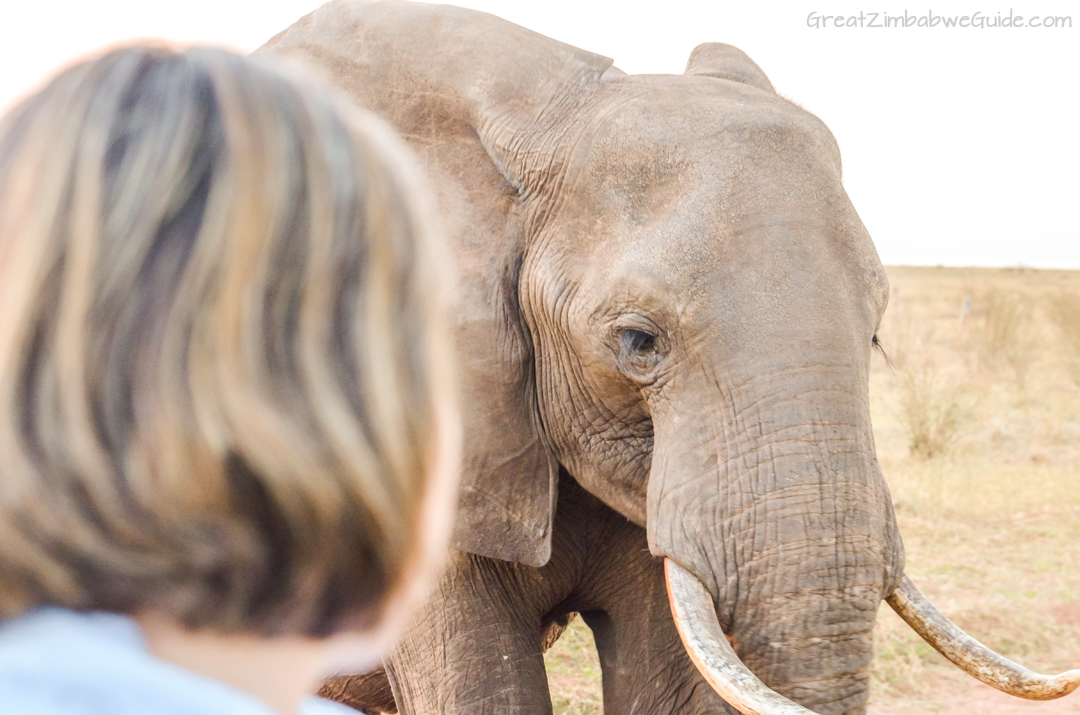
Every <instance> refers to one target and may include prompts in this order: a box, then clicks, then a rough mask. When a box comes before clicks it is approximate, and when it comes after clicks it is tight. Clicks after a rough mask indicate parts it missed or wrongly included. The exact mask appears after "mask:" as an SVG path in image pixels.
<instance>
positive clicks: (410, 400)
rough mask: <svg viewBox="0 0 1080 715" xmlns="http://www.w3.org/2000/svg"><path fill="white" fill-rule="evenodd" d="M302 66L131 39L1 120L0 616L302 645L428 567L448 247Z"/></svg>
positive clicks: (381, 606) (391, 165)
mask: <svg viewBox="0 0 1080 715" xmlns="http://www.w3.org/2000/svg"><path fill="white" fill-rule="evenodd" d="M306 84H307V83H305V82H300V81H297V80H294V79H292V78H290V77H289V76H287V75H285V74H282V73H281V72H279V71H278V70H275V69H274V68H272V67H270V66H266V65H264V64H263V63H260V62H258V61H255V60H252V59H248V58H243V57H239V56H235V55H232V54H230V53H227V52H224V51H219V50H211V49H192V50H188V51H182V52H181V51H174V50H169V49H164V48H160V47H132V48H127V49H120V50H116V51H112V52H110V53H108V54H106V55H104V56H102V57H100V58H97V59H93V60H90V61H85V62H83V63H81V64H78V65H77V66H75V67H73V68H71V69H69V70H67V71H65V72H64V73H63V74H61V75H60V76H58V77H57V78H56V79H54V80H53V81H52V82H51V83H49V84H48V85H47V86H46V87H45V88H44V89H43V90H41V91H40V92H39V93H37V94H36V95H34V96H31V97H29V98H28V99H26V100H25V101H23V102H22V103H21V104H19V105H17V106H16V107H14V108H13V109H12V110H11V111H10V112H9V113H8V114H7V116H6V117H5V118H4V119H3V120H2V121H0V619H6V618H11V617H14V616H16V615H19V614H21V613H23V612H25V611H28V610H29V609H32V608H35V607H38V606H44V605H56V606H63V607H68V608H74V609H79V610H89V609H100V610H109V611H116V612H122V613H132V614H135V613H142V612H153V613H158V614H161V615H163V616H165V617H168V618H171V619H174V620H175V621H176V622H178V623H181V624H183V625H184V626H186V627H190V628H197V629H210V630H214V631H220V632H224V633H252V634H257V635H263V636H277V635H282V636H284V635H303V636H323V635H330V634H333V633H337V632H341V631H344V630H358V629H359V630H363V629H371V628H375V627H376V626H379V625H380V624H381V623H383V621H384V619H385V618H386V614H387V611H388V610H393V608H390V609H388V608H387V606H388V604H396V603H399V602H409V601H410V600H414V596H415V592H417V591H418V590H421V589H422V585H421V584H422V583H423V582H425V581H426V579H427V578H429V577H430V573H431V571H432V570H433V569H432V564H433V563H434V562H435V561H437V560H438V558H439V557H440V556H441V552H442V549H443V547H444V546H445V539H446V536H447V534H448V522H449V521H450V514H449V511H450V509H451V506H450V505H451V502H452V500H453V495H452V489H453V482H454V475H455V474H456V466H457V465H456V459H457V457H456V450H457V445H456V441H457V430H458V428H457V421H456V420H457V418H456V413H455V411H454V405H453V398H452V394H453V392H452V389H451V386H450V385H449V384H448V383H449V378H450V366H449V365H448V364H447V360H448V352H449V351H448V349H447V342H446V341H447V338H446V336H445V334H444V327H443V323H444V322H445V321H444V315H443V314H444V312H445V300H446V295H447V293H446V289H445V286H444V282H445V281H444V278H443V276H442V275H441V271H442V270H443V265H444V262H442V263H441V262H439V261H438V258H437V246H436V245H435V244H434V241H433V238H432V236H431V233H432V228H431V222H430V219H429V218H428V216H427V214H426V213H425V209H424V207H423V201H422V198H418V196H417V191H418V190H417V187H416V180H415V176H414V173H413V170H412V169H411V168H410V166H411V165H410V163H409V159H408V157H407V156H406V155H405V153H404V150H403V149H402V148H401V146H400V144H399V143H398V142H397V141H396V139H395V138H394V137H393V136H392V135H391V133H390V132H389V130H387V129H386V128H384V126H383V125H382V124H381V123H380V122H379V121H378V120H375V119H374V118H372V117H371V116H369V115H368V114H366V113H363V112H360V111H358V110H353V109H349V108H347V107H346V106H345V105H342V104H338V103H337V102H336V101H335V100H334V99H332V98H330V97H328V96H326V95H324V94H323V93H322V92H321V91H317V90H313V89H310V88H308V87H307V86H306ZM406 593H409V594H413V595H411V596H408V597H406V596H405V594H406Z"/></svg>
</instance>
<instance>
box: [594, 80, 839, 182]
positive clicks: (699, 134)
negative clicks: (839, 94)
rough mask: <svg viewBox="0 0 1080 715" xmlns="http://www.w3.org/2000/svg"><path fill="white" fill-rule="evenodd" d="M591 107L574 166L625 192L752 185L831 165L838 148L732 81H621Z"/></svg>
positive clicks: (797, 116) (798, 117)
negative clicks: (740, 180)
mask: <svg viewBox="0 0 1080 715" xmlns="http://www.w3.org/2000/svg"><path fill="white" fill-rule="evenodd" d="M611 85H614V86H611ZM593 106H594V107H598V109H597V110H596V111H595V112H593V113H592V116H591V117H590V120H589V125H590V126H589V128H588V130H587V131H585V132H584V133H583V139H582V141H581V142H580V145H579V147H578V151H577V152H576V154H577V160H576V161H575V162H574V164H575V165H576V166H575V168H576V170H577V171H578V172H580V175H581V176H582V178H587V179H588V180H590V181H591V182H593V183H598V184H600V185H611V186H618V187H620V188H622V189H623V190H624V191H625V192H626V193H629V194H635V193H640V192H641V191H642V190H643V189H650V188H651V187H652V186H653V185H654V184H655V182H656V181H658V180H659V181H664V180H672V179H676V180H677V179H681V180H684V181H685V180H687V179H691V178H695V175H697V176H696V178H707V177H712V178H720V177H724V176H726V177H727V178H729V179H730V178H737V177H741V176H742V177H746V178H747V179H748V180H758V179H759V177H760V175H763V174H765V173H767V172H769V171H777V170H778V169H782V168H788V169H790V168H791V165H792V164H794V163H800V164H802V163H805V162H807V161H811V162H813V163H822V164H825V165H828V166H829V167H830V168H832V169H838V167H839V149H838V148H837V145H836V142H835V140H834V138H833V136H832V133H831V132H830V131H829V130H828V128H827V127H826V126H825V124H824V123H823V122H821V120H819V119H818V118H817V117H815V116H814V115H812V114H810V113H809V112H806V111H805V110H803V109H801V108H799V107H797V106H795V105H794V104H792V103H791V102H788V101H787V100H785V99H782V98H780V97H778V96H777V95H775V94H772V93H769V92H764V91H761V90H758V89H756V88H753V87H747V86H745V85H742V84H740V83H737V82H730V81H728V80H721V79H714V78H703V77H670V76H664V77H659V76H652V77H650V76H645V77H633V76H632V77H625V78H621V79H620V80H617V81H613V82H611V83H607V84H606V85H605V87H604V90H603V92H602V93H601V95H600V96H599V97H597V98H596V99H595V102H594V105H593ZM746 160H752V163H749V164H748V163H745V162H746Z"/></svg>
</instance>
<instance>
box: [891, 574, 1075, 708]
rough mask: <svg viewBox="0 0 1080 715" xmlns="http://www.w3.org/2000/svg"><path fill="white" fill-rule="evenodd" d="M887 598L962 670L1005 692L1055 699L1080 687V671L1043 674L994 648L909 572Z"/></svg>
mask: <svg viewBox="0 0 1080 715" xmlns="http://www.w3.org/2000/svg"><path fill="white" fill-rule="evenodd" d="M885 600H886V601H887V602H888V604H889V605H890V606H892V609H893V610H894V611H896V613H897V615H899V616H900V617H901V618H903V619H904V621H905V622H906V623H907V624H908V625H909V626H911V627H912V629H914V631H915V632H916V633H918V634H919V635H920V636H922V638H923V640H925V641H926V642H927V643H929V644H930V645H932V646H933V647H934V648H935V649H936V650H937V651H938V652H939V653H941V654H942V655H943V656H945V657H946V658H948V659H949V660H951V661H952V662H953V663H955V664H956V665H957V666H959V668H960V670H962V671H964V672H965V673H967V674H968V675H970V676H972V677H974V678H977V679H979V680H981V681H982V682H984V683H986V684H987V685H989V686H991V687H994V688H997V689H998V690H1000V691H1001V692H1003V693H1008V694H1009V695H1015V696H1016V697H1018V698H1027V699H1028V700H1053V699H1054V698H1060V697H1061V696H1063V695H1068V694H1069V693H1071V692H1072V691H1074V690H1076V688H1077V686H1080V670H1070V671H1067V672H1065V673H1062V674H1061V675H1053V676H1050V675H1040V674H1039V673H1034V672H1032V671H1030V670H1028V669H1027V668H1025V667H1023V666H1022V665H1017V664H1016V663H1014V662H1012V661H1011V660H1009V659H1007V658H1004V657H1002V656H1000V655H998V654H997V653H995V652H994V651H992V650H990V649H989V648H987V647H986V646H984V645H983V644H982V643H980V642H979V641H977V640H975V639H974V638H972V637H971V636H969V635H968V634H967V633H964V632H963V631H962V630H960V629H959V628H957V627H956V625H955V624H954V623H953V622H952V621H950V620H949V619H948V618H946V617H945V616H944V615H943V614H942V613H941V611H939V610H938V609H937V608H936V607H935V606H934V604H933V603H931V602H930V599H928V598H927V597H926V596H925V595H923V592H922V591H920V590H919V589H918V587H917V586H916V585H915V584H914V583H912V581H911V579H910V578H908V576H907V574H904V578H903V579H902V580H901V581H900V585H899V586H897V587H896V590H895V591H893V592H892V594H891V595H890V596H889V597H888V598H886V599H885Z"/></svg>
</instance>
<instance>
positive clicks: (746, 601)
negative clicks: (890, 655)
mask: <svg viewBox="0 0 1080 715" xmlns="http://www.w3.org/2000/svg"><path fill="white" fill-rule="evenodd" d="M844 367H845V366H842V365H841V366H836V367H834V368H828V367H827V368H822V369H820V370H818V371H817V372H818V373H822V374H817V375H815V376H814V377H816V378H817V379H818V381H817V383H816V385H817V387H815V386H814V385H813V384H808V381H807V380H808V375H807V374H806V373H802V374H798V373H795V372H791V373H789V374H787V375H785V376H783V377H782V378H777V377H776V376H773V379H772V380H771V381H769V383H768V385H767V393H765V389H766V385H765V382H764V381H762V382H761V383H760V384H759V385H758V384H755V382H756V380H755V378H753V377H751V378H748V379H747V380H746V381H745V382H743V383H742V384H741V385H740V384H739V383H738V382H736V381H734V380H732V379H730V377H729V379H727V380H724V381H720V380H715V381H713V382H714V385H716V386H718V387H720V389H721V390H723V391H724V393H725V394H724V398H725V399H724V403H723V404H724V408H725V412H726V414H722V415H720V419H717V420H714V421H712V425H702V424H700V423H698V424H696V425H689V424H686V423H685V422H684V420H683V415H692V414H695V412H696V414H699V415H700V414H702V413H703V412H705V411H706V410H705V409H704V408H703V406H702V405H700V404H698V405H693V404H692V401H693V400H695V399H705V398H704V397H699V396H703V395H705V394H707V393H706V390H705V389H704V388H705V386H704V385H701V384H696V385H694V384H689V383H687V385H686V387H687V389H686V392H685V393H683V395H685V399H686V400H687V401H690V402H691V406H690V407H688V406H686V405H685V404H679V403H677V402H673V404H674V407H673V409H672V410H671V411H670V412H664V411H657V412H654V414H653V423H654V429H655V436H654V445H655V446H654V453H653V465H652V470H653V471H652V475H651V477H650V482H649V502H648V503H649V514H648V521H647V526H648V530H649V539H650V546H651V548H652V550H653V552H654V553H656V554H658V555H663V556H666V557H668V558H669V559H670V561H672V562H674V563H673V564H670V565H669V566H668V567H667V569H668V576H669V591H670V592H671V595H672V596H675V595H676V594H678V593H679V592H680V589H679V588H678V586H679V584H680V583H681V584H682V585H683V586H686V588H683V589H682V591H683V592H686V593H689V592H693V591H694V588H692V587H690V586H688V585H687V584H688V583H689V582H690V581H694V580H696V581H700V582H701V584H702V587H703V588H704V589H705V590H706V591H707V593H708V596H709V601H710V607H711V610H712V614H713V619H712V620H713V621H714V624H715V630H714V631H713V635H714V636H715V635H716V634H717V633H719V632H720V631H721V629H722V632H723V633H724V634H725V636H726V640H727V641H728V642H729V643H730V652H727V653H723V652H720V651H724V650H725V645H724V644H723V643H720V642H719V641H717V639H716V638H711V639H708V640H711V641H712V642H713V643H714V645H715V646H716V648H714V649H713V650H712V651H709V652H705V653H702V654H698V655H695V654H694V648H693V645H694V644H693V643H692V642H688V641H687V635H688V634H689V631H688V630H687V629H696V628H698V627H699V624H700V623H701V619H700V618H698V619H691V618H689V614H690V613H691V612H696V613H698V614H699V615H700V614H701V613H702V611H701V608H700V607H695V606H693V605H692V604H691V601H692V600H693V599H689V600H687V599H685V598H684V599H682V601H679V600H673V611H674V613H675V615H676V619H677V621H680V620H681V621H682V623H681V624H680V630H681V631H683V635H684V643H685V644H686V645H687V646H688V650H690V652H691V655H692V657H694V658H695V660H696V662H698V664H699V666H701V665H703V664H705V663H707V662H710V661H715V660H716V659H717V658H719V659H720V660H719V661H716V662H720V661H723V660H724V659H725V656H729V657H728V658H727V662H728V663H729V665H730V666H731V668H733V669H734V670H731V671H730V672H732V673H736V674H737V675H738V677H736V678H735V682H743V683H751V684H752V685H753V683H755V682H756V683H757V684H756V685H753V687H752V688H751V691H752V692H756V693H758V695H755V696H753V697H751V698H750V700H749V701H748V702H740V701H738V700H737V699H736V700H732V699H731V698H729V695H730V693H725V692H723V691H722V690H721V689H720V688H717V689H718V691H720V694H721V696H722V697H725V698H726V699H728V702H730V703H731V704H732V705H733V706H734V707H736V708H746V709H744V710H742V711H743V712H762V713H766V712H767V713H798V712H807V710H805V709H803V708H809V709H810V710H811V711H813V712H817V713H835V714H839V713H862V712H863V711H864V709H865V704H866V700H867V698H868V687H867V686H868V679H869V664H870V659H871V656H872V647H871V646H872V641H871V634H872V631H873V624H874V619H875V617H876V613H877V608H878V605H879V604H880V603H881V601H882V599H883V598H884V597H885V596H886V595H887V594H889V593H890V592H891V591H892V589H893V588H894V587H895V585H896V583H897V582H898V581H899V578H900V576H901V574H902V572H903V549H902V546H901V544H900V540H899V535H898V532H897V530H896V526H895V519H894V516H893V512H892V506H891V501H890V499H889V495H888V490H887V488H886V487H885V483H884V480H883V479H882V477H881V474H880V470H879V469H878V466H877V461H876V458H875V456H874V448H873V438H872V435H871V433H870V428H869V421H868V420H867V419H865V418H864V417H863V414H864V410H865V408H864V407H863V406H862V405H864V404H865V403H864V402H862V400H863V399H864V396H863V395H862V394H860V391H858V390H856V389H845V383H847V382H850V380H851V378H850V376H849V375H848V374H846V371H845V370H844V369H843V368H844ZM807 372H809V371H807ZM820 385H828V386H829V388H828V389H825V388H821V387H820ZM763 393H764V394H763ZM713 394H715V392H714V393H713ZM714 409H715V406H714ZM694 427H696V430H694V429H693V428H694ZM703 428H704V429H703ZM702 432H705V433H704V434H702ZM695 433H696V434H695ZM680 575H682V576H686V578H680ZM687 589H689V590H687ZM698 596H699V597H700V596H701V591H700V589H698ZM698 600H699V601H700V598H699V599H698ZM699 606H700V603H699ZM680 609H681V610H682V611H684V614H683V615H682V616H680ZM694 609H696V610H694ZM695 637H696V636H695ZM716 649H719V650H716ZM735 655H737V656H738V659H737V660H731V658H732V657H734V656H735ZM740 661H741V662H740ZM751 673H752V674H753V675H751ZM747 676H749V678H754V676H756V679H760V682H757V681H756V679H755V680H753V681H751V680H749V679H748V678H747ZM706 678H707V679H709V680H710V682H712V684H713V685H714V687H716V686H717V681H718V677H713V676H712V675H708V674H707V675H706ZM762 683H764V685H762ZM766 686H767V687H766ZM761 688H764V690H761ZM769 688H771V689H772V690H774V691H775V692H774V693H771V694H769V690H768V689H769ZM762 693H765V694H764V695H762ZM759 695H760V696H761V697H762V698H765V700H764V701H761V702H758V700H759V699H760V698H758V696H759ZM755 698H757V699H755ZM785 698H786V699H785ZM790 701H794V702H790ZM795 703H798V705H795ZM781 706H783V707H781ZM784 707H786V708H789V709H783V708H784ZM777 708H780V709H777ZM790 708H795V709H790Z"/></svg>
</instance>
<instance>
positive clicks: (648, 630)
mask: <svg viewBox="0 0 1080 715" xmlns="http://www.w3.org/2000/svg"><path fill="white" fill-rule="evenodd" d="M601 508H602V509H605V510H607V508H606V507H601ZM607 511H609V512H610V510H607ZM610 513H611V517H610V518H609V520H608V525H607V526H605V527H604V528H603V531H604V534H603V538H602V539H599V540H598V542H597V543H602V544H603V547H602V548H600V549H597V550H596V551H594V553H593V554H591V555H590V557H589V565H588V566H587V567H586V568H587V575H586V578H585V583H586V584H587V585H586V588H585V591H584V592H583V594H582V596H583V602H584V603H588V604H589V605H590V606H591V607H592V610H583V611H582V613H581V617H582V618H583V619H584V620H585V623H586V624H588V626H589V628H590V629H592V632H593V638H594V640H595V641H596V649H597V652H598V654H599V656H600V667H601V671H602V673H603V687H604V713H605V715H631V714H633V715H651V714H653V713H665V715H667V714H669V713H670V714H671V715H676V714H677V715H684V714H691V713H693V714H696V713H709V714H710V715H714V714H715V713H731V714H732V715H738V713H736V712H735V711H734V710H731V709H729V708H728V706H727V704H726V703H725V702H724V701H723V700H722V699H721V698H720V697H719V696H718V695H717V694H716V693H715V692H714V691H713V689H712V688H711V687H710V686H709V685H708V683H706V682H705V679H704V678H702V676H701V674H700V673H698V671H697V668H695V667H694V664H693V663H692V662H691V661H690V657H689V656H688V655H687V654H686V650H685V649H684V648H683V645H682V642H681V641H680V639H679V634H678V632H677V631H676V629H675V622H674V620H673V619H672V616H671V606H670V605H669V604H668V598H667V587H666V585H665V583H664V568H663V559H659V558H656V557H654V556H652V555H651V554H650V553H649V546H648V543H647V541H646V536H645V530H644V529H641V528H640V527H637V526H635V525H633V524H631V523H629V522H627V521H626V519H625V518H623V517H621V516H619V515H617V514H615V513H614V512H610ZM601 522H602V520H601V519H599V518H596V517H594V518H593V520H592V523H593V524H594V525H596V524H599V523H601Z"/></svg>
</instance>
